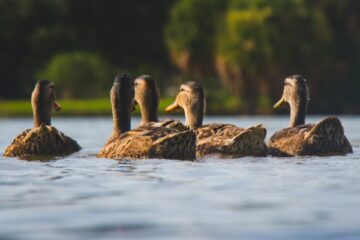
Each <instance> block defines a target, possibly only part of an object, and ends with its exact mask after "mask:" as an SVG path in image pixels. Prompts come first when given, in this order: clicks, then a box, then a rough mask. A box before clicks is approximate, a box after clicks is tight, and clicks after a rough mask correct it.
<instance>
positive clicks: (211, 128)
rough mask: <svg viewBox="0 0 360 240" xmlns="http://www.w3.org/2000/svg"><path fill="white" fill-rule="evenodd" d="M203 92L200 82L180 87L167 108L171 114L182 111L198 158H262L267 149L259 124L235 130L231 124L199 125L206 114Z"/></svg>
mask: <svg viewBox="0 0 360 240" xmlns="http://www.w3.org/2000/svg"><path fill="white" fill-rule="evenodd" d="M205 105H206V102H205V95H204V90H203V88H202V87H201V85H200V84H199V83H196V82H187V83H185V84H182V85H181V86H180V92H179V93H178V95H177V96H176V100H175V102H174V103H173V104H172V105H170V106H168V107H167V108H166V111H173V110H175V109H177V108H183V109H184V112H185V118H186V123H185V125H186V126H188V127H189V128H190V129H194V130H196V133H197V140H198V142H197V146H196V152H197V156H199V157H201V156H204V155H207V154H220V155H221V156H224V157H225V156H226V157H240V156H263V155H266V152H267V148H266V145H265V143H264V138H265V136H266V129H265V128H263V127H262V125H257V126H253V127H250V128H246V129H244V128H238V127H236V126H234V125H231V124H218V123H213V124H207V125H202V121H203V117H204V113H205Z"/></svg>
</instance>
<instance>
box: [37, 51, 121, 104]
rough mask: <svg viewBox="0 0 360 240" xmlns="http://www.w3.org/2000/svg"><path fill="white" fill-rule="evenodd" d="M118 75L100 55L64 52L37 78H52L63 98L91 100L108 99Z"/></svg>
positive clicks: (52, 60)
mask: <svg viewBox="0 0 360 240" xmlns="http://www.w3.org/2000/svg"><path fill="white" fill-rule="evenodd" d="M114 72H115V71H114V70H112V69H111V67H110V66H109V64H107V63H106V61H105V60H104V59H103V58H102V57H101V56H99V55H97V54H93V53H86V52H74V53H61V54H57V55H56V56H54V57H53V58H52V59H51V60H50V62H49V64H48V65H47V66H46V68H45V69H44V70H43V71H41V72H39V73H38V74H37V79H43V78H45V79H51V80H52V81H53V82H54V83H55V84H56V87H57V89H59V90H57V93H58V95H60V96H61V97H66V98H73V99H74V98H91V97H101V96H104V95H105V94H106V93H107V92H108V91H109V86H111V82H112V81H111V79H112V78H113V75H114ZM59 93H60V94H59Z"/></svg>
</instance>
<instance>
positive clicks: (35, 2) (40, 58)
mask: <svg viewBox="0 0 360 240" xmlns="http://www.w3.org/2000/svg"><path fill="white" fill-rule="evenodd" d="M359 12H360V1H357V0H346V1H338V0H293V1H289V0H195V1H194V0H158V1H148V0H137V1H131V0H124V1H117V0H107V1H99V0H54V1H48V0H0V29H1V31H0V66H1V67H0V76H1V82H2V88H0V98H2V99H8V98H28V96H29V95H30V93H31V90H32V89H33V86H34V83H35V81H36V80H39V79H38V78H48V79H49V80H53V81H55V82H56V85H57V91H58V92H59V93H60V94H59V95H61V96H63V97H71V98H78V97H79V98H92V97H97V96H101V97H104V98H105V97H107V95H108V90H109V88H110V86H111V83H112V80H113V78H114V75H115V73H116V72H120V71H126V72H129V73H130V75H131V76H133V77H136V76H137V75H140V74H151V75H153V76H154V77H155V79H157V81H158V83H159V86H160V89H161V92H162V93H163V96H173V95H174V94H175V93H176V91H177V89H178V86H179V85H180V83H182V82H184V81H190V80H191V81H199V82H201V83H202V84H203V85H204V86H205V88H206V93H207V98H208V102H209V106H217V105H219V106H221V105H223V106H231V107H232V108H234V109H235V110H236V111H238V112H246V113H269V112H271V111H272V110H271V106H272V103H273V102H274V101H275V100H277V98H279V97H280V95H281V91H282V82H283V80H284V78H285V77H286V76H288V75H291V74H302V75H304V77H305V78H306V79H307V80H308V83H309V87H310V90H311V103H310V108H309V110H310V112H316V113H336V112H344V113H360V107H359V106H360V98H359V97H358V89H360V67H359V66H360V31H359V29H360V16H359ZM210 108H211V109H216V108H215V107H210ZM211 111H212V110H210V112H211Z"/></svg>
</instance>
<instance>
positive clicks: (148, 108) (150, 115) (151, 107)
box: [139, 101, 159, 125]
mask: <svg viewBox="0 0 360 240" xmlns="http://www.w3.org/2000/svg"><path fill="white" fill-rule="evenodd" d="M139 107H140V111H141V125H144V124H147V123H149V122H158V121H159V118H158V113H157V108H158V106H157V104H155V103H154V102H153V101H151V102H149V103H146V104H145V103H144V102H141V103H139Z"/></svg>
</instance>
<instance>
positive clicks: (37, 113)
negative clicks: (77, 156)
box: [4, 80, 81, 157]
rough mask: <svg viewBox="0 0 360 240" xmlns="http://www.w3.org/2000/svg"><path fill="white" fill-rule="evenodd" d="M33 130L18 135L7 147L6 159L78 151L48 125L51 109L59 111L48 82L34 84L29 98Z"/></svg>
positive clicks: (50, 83)
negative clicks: (31, 108) (32, 116)
mask: <svg viewBox="0 0 360 240" xmlns="http://www.w3.org/2000/svg"><path fill="white" fill-rule="evenodd" d="M31 102H32V107H33V114H34V128H33V129H28V130H25V131H24V132H22V133H21V134H20V135H18V136H17V137H16V138H15V139H14V140H13V142H12V143H11V144H10V145H9V146H8V147H7V148H6V150H5V153H4V156H6V157H27V156H29V157H33V156H40V155H56V156H59V155H68V154H71V153H74V152H77V151H79V150H80V149H81V148H80V146H79V145H78V144H77V142H76V141H74V140H73V139H71V138H70V137H68V136H66V135H64V134H63V133H62V132H60V131H58V130H57V129H56V128H55V127H53V126H51V109H54V110H56V111H59V110H61V107H60V105H59V104H58V103H57V102H56V96H55V86H54V84H53V83H52V82H50V81H47V80H40V81H38V82H37V84H36V86H35V89H34V91H33V94H32V97H31Z"/></svg>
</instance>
